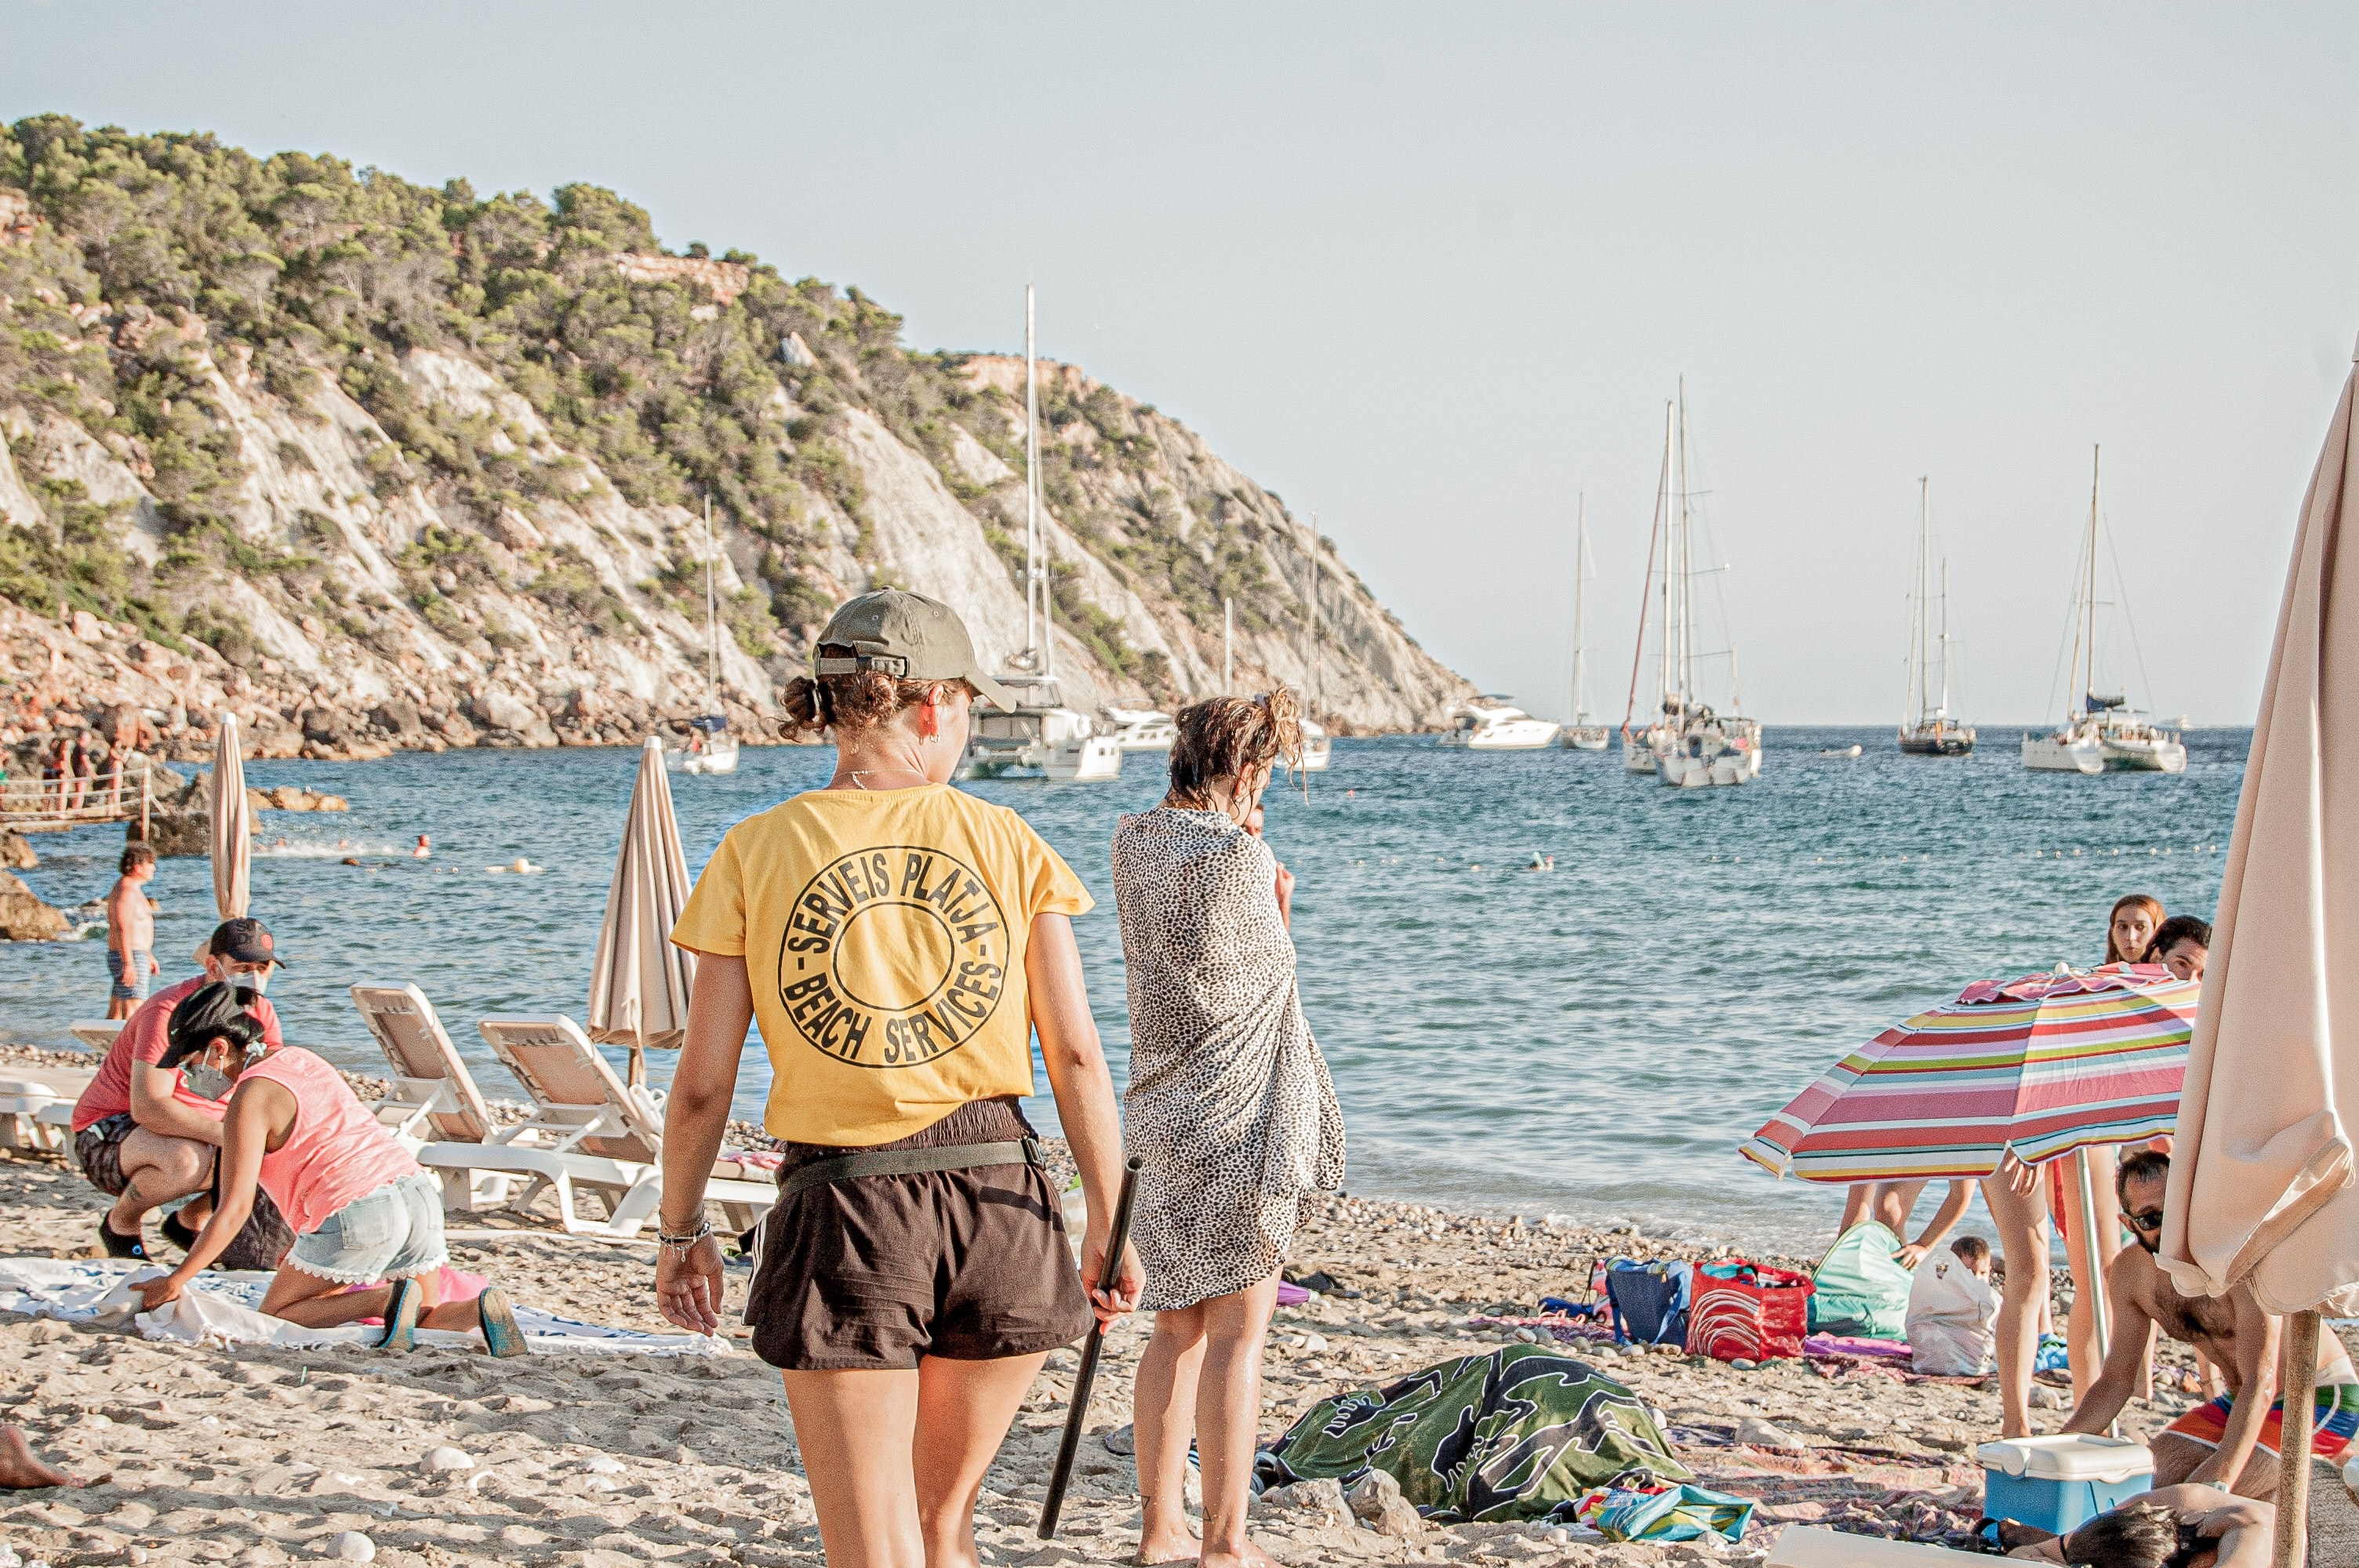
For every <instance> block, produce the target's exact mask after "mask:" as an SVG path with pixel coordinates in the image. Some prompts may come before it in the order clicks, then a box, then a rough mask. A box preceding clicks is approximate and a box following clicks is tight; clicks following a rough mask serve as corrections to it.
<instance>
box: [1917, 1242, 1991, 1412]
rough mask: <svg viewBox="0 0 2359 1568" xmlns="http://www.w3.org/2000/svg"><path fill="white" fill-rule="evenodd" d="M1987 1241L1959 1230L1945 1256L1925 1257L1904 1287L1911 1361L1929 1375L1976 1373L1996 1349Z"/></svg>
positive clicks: (1984, 1367) (1983, 1368) (1988, 1363)
mask: <svg viewBox="0 0 2359 1568" xmlns="http://www.w3.org/2000/svg"><path fill="white" fill-rule="evenodd" d="M1990 1279H1991V1250H1990V1243H1989V1242H1987V1241H1984V1239H1983V1238H1981V1237H1979V1236H1961V1237H1959V1238H1957V1239H1956V1240H1955V1241H1952V1242H1951V1243H1950V1250H1949V1253H1948V1255H1947V1256H1943V1255H1941V1254H1940V1253H1936V1254H1934V1255H1933V1256H1932V1257H1930V1258H1929V1259H1927V1260H1925V1261H1924V1262H1923V1263H1922V1264H1920V1265H1919V1267H1918V1270H1917V1281H1916V1283H1914V1284H1913V1285H1911V1286H1910V1287H1909V1288H1908V1348H1909V1349H1910V1350H1911V1351H1913V1352H1914V1353H1915V1354H1914V1355H1913V1356H1912V1357H1911V1365H1913V1366H1914V1367H1915V1368H1916V1369H1917V1370H1918V1371H1919V1372H1922V1373H1924V1374H1926V1375H1927V1376H1928V1377H1934V1378H1979V1377H1981V1376H1983V1375H1984V1373H1986V1372H1988V1371H1989V1370H1990V1369H1991V1362H1992V1357H1994V1356H1995V1355H1996V1354H1997V1350H1998V1335H1997V1333H1996V1329H1995V1325H1996V1324H1997V1322H1998V1296H1997V1294H1996V1293H1995V1292H1993V1291H1992V1289H1991V1283H1990Z"/></svg>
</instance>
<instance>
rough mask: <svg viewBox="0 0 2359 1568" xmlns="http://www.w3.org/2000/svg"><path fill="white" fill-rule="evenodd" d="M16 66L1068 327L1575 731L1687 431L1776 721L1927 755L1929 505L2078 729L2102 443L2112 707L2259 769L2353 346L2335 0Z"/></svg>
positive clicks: (100, 57) (57, 106)
mask: <svg viewBox="0 0 2359 1568" xmlns="http://www.w3.org/2000/svg"><path fill="white" fill-rule="evenodd" d="M4 26H5V49H0V115H5V116H6V117H7V118H10V119H14V118H16V117H18V116H21V115H23V114H32V113H38V112H43V111H57V112H62V113H66V114H72V115H74V116H76V117H77V118H80V119H82V120H83V121H85V122H87V123H90V124H120V125H125V126H128V127H131V128H134V129H141V130H168V129H169V130H179V129H205V130H211V131H213V132H215V133H217V134H218V135H221V136H222V137H223V139H225V140H227V141H229V142H231V143H234V144H235V145H239V146H245V147H248V148H250V149H253V150H255V151H256V152H268V151H274V150H277V149H280V148H288V147H294V148H302V149H306V150H310V151H319V152H332V153H334V154H337V155H339V156H342V157H349V158H351V159H353V160H354V161H355V162H358V163H363V164H374V165H375V166H377V167H380V168H385V169H387V170H389V171H391V172H394V173H397V174H400V175H403V176H405V177H408V178H413V179H418V180H421V181H430V182H439V181H440V180H441V179H443V178H448V177H450V176H452V175H464V176H466V177H467V178H469V179H471V180H472V181H473V184H474V186H475V188H476V189H477V190H479V191H489V190H492V189H534V190H538V191H542V192H546V191H548V190H549V189H551V188H552V187H554V186H557V185H559V184H561V183H564V182H566V181H568V180H574V179H587V180H591V181H594V182H596V183H599V184H603V185H607V186H611V187H613V188H614V189H618V190H620V191H621V192H623V193H624V194H625V195H626V196H628V197H629V198H630V199H631V200H635V201H636V202H638V203H640V204H641V205H643V206H644V207H646V208H647V210H648V211H649V212H650V213H651V214H652V215H653V216H654V219H655V222H656V228H657V232H658V233H659V234H660V235H662V236H663V238H664V240H665V242H666V243H668V244H669V245H671V246H673V247H675V248H677V247H679V246H680V245H683V244H685V243H688V242H689V241H691V240H701V241H704V242H706V243H709V244H711V245H712V247H713V249H714V251H715V252H716V253H718V252H719V251H721V250H723V249H725V248H728V247H731V246H735V247H739V248H743V249H746V250H751V251H754V252H756V253H757V254H760V255H761V256H762V257H763V258H764V259H766V260H767V261H770V262H773V263H775V264H777V265H778V266H779V267H780V268H781V269H783V270H784V271H785V272H786V273H787V274H788V276H804V275H815V276H821V277H824V278H828V279H831V280H833V281H836V282H839V283H844V284H851V285H856V286H858V287H861V288H862V289H863V290H864V291H865V292H866V293H867V294H869V295H870V296H871V297H875V298H876V299H877V300H879V301H880V302H882V303H884V304H885V305H886V306H887V307H889V308H893V309H896V310H898V311H900V312H901V313H903V314H904V316H905V317H906V318H907V322H908V327H907V334H906V338H907V341H908V343H909V344H910V345H911V346H912V347H917V348H953V349H974V350H1000V351H1005V350H1008V349H1013V348H1018V347H1020V344H1021V323H1022V315H1021V305H1022V295H1023V287H1024V284H1025V283H1026V281H1027V279H1029V280H1031V281H1033V282H1035V283H1037V285H1038V289H1039V296H1040V307H1039V313H1040V345H1041V351H1042V352H1043V353H1044V354H1046V355H1049V356H1051V357H1055V358H1059V359H1062V360H1067V361H1070V362H1073V363H1076V364H1079V365H1081V366H1082V367H1084V368H1085V369H1086V370H1088V371H1089V372H1090V373H1092V374H1093V375H1095V376H1097V377H1099V378H1100V379H1102V380H1103V381H1105V382H1107V383H1109V384H1112V385H1114V386H1115V387H1117V388H1119V389H1120V390H1122V391H1124V392H1125V393H1128V394H1130V395H1133V396H1135V397H1137V398H1139V399H1141V400H1142V401H1145V402H1149V403H1153V404H1155V405H1156V406H1158V407H1160V408H1161V409H1163V410H1164V411H1165V412H1167V413H1169V414H1171V415H1173V416H1177V417H1179V418H1180V419H1183V420H1185V421H1186V422H1188V423H1189V424H1190V425H1192V426H1194V427H1197V428H1198V429H1200V430H1201V431H1202V432H1203V433H1204V435H1205V436H1206V437H1207V438H1209V439H1210V440H1211V441H1212V444H1213V446H1214V448H1215V449H1217V450H1219V451H1220V452H1221V453H1222V454H1223V455H1224V456H1225V457H1227V458H1228V459H1229V460H1231V461H1232V462H1233V463H1234V464H1235V465H1236V466H1237V467H1238V468H1239V469H1240V470H1243V471H1244V472H1245V473H1247V474H1249V475H1251V476H1252V477H1254V478H1255V479H1256V480H1257V481H1260V482H1262V483H1263V484H1265V485H1266V486H1267V487H1269V488H1270V489H1272V490H1275V491H1277V492H1278V493H1280V494H1281V495H1282V496H1283V497H1284V498H1285V499H1286V501H1287V503H1288V504H1289V505H1290V506H1291V507H1293V508H1294V509H1295V510H1296V511H1298V512H1299V513H1304V514H1310V513H1316V514H1317V515H1318V519H1319V524H1320V527H1321V530H1322V531H1324V532H1325V533H1327V534H1329V535H1332V536H1333V537H1334V538H1335V539H1336V540H1337V541H1338V542H1339V544H1340V545H1341V546H1342V547H1343V551H1344V553H1345V556H1346V558H1347V559H1349V560H1350V561H1351V562H1352V563H1353V566H1354V567H1355V568H1356V569H1357V570H1358V571H1359V572H1360V574H1361V575H1362V577H1363V578H1364V579H1365V580H1366V581H1367V583H1368V584H1369V586H1370V587H1371V588H1372V589H1374V590H1375V593H1376V594H1377V596H1378V597H1379V598H1380V599H1381V600H1384V601H1385V602H1386V604H1388V605H1389V606H1391V607H1392V608H1393V609H1394V610H1395V611H1397V613H1398V614H1399V615H1400V617H1401V619H1402V621H1403V622H1404V623H1405V624H1406V625H1407V626H1408V628H1409V630H1410V631H1411V633H1413V634H1415V635H1416V636H1417V637H1418V638H1419V640H1420V641H1421V642H1422V643H1424V644H1425V646H1426V647H1427V648H1428V649H1430V651H1431V652H1433V653H1434V654H1436V655H1438V656H1439V657H1440V658H1441V659H1442V660H1443V661H1444V662H1446V663H1448V664H1449V665H1451V666H1452V667H1454V668H1456V669H1458V670H1460V671H1461V672H1462V673H1464V674H1465V675H1466V676H1469V677H1470V678H1472V679H1473V680H1474V681H1475V682H1476V683H1477V684H1478V685H1480V686H1481V687H1484V689H1486V690H1493V691H1505V692H1508V693H1511V694H1514V695H1516V696H1517V697H1519V698H1521V699H1523V700H1524V701H1525V703H1526V705H1527V706H1528V707H1530V708H1533V709H1534V710H1535V711H1539V712H1543V713H1547V714H1549V715H1551V716H1560V715H1561V714H1562V713H1563V712H1564V710H1565V709H1566V708H1568V707H1569V706H1570V703H1569V698H1568V695H1567V685H1568V672H1569V667H1570V663H1571V658H1570V650H1571V642H1572V636H1571V560H1572V531H1573V525H1574V519H1575V516H1576V514H1577V513H1579V512H1582V511H1583V510H1585V514H1586V516H1587V518H1588V524H1589V528H1590V533H1591V536H1592V541H1593V546H1592V547H1593V554H1594V557H1595V574H1596V575H1595V578H1594V579H1593V582H1592V585H1591V591H1590V596H1589V603H1590V618H1589V619H1590V625H1589V631H1588V638H1587V641H1588V643H1589V646H1590V649H1591V655H1590V669H1591V687H1592V707H1593V708H1595V709H1597V710H1599V711H1600V712H1603V713H1605V714H1607V715H1608V716H1609V717H1612V718H1616V719H1618V718H1619V717H1620V714H1621V712H1622V709H1623V706H1624V699H1625V690H1626V688H1627V687H1628V685H1629V682H1630V672H1631V665H1632V651H1633V639H1634V637H1635V635H1636V611H1637V607H1638V602H1639V599H1640V595H1641V576H1642V573H1643V570H1644V566H1645V560H1646V554H1647V531H1648V527H1649V524H1650V521H1651V517H1652V514H1653V508H1654V500H1655V491H1656V478H1657V472H1658V460H1659V456H1660V448H1661V441H1662V420H1663V407H1664V404H1665V401H1666V399H1668V398H1669V397H1671V396H1672V395H1673V394H1674V392H1675V390H1676V389H1677V387H1678V385H1679V384H1680V379H1681V378H1682V377H1684V378H1685V385H1686V390H1687V399H1688V406H1689V409H1690V426H1691V429H1692V432H1693V442H1692V450H1693V452H1694V454H1695V459H1696V468H1695V474H1696V477H1695V479H1694V480H1693V481H1691V483H1692V486H1693V488H1695V489H1697V490H1698V491H1700V492H1707V493H1705V494H1703V495H1702V496H1701V499H1700V503H1699V504H1700V507H1701V511H1702V512H1703V514H1704V515H1705V516H1706V517H1707V518H1708V520H1709V524H1710V529H1709V533H1710V537H1711V540H1712V543H1711V545H1710V546H1709V548H1708V549H1706V548H1700V550H1699V554H1700V556H1704V557H1707V558H1709V559H1711V560H1712V561H1715V562H1717V563H1718V564H1720V565H1723V566H1724V567H1725V568H1726V569H1725V570H1724V571H1722V572H1718V573H1716V574H1715V575H1713V576H1712V578H1711V579H1709V582H1708V583H1707V584H1706V585H1705V592H1704V594H1703V597H1704V599H1705V600H1706V602H1707V604H1709V603H1710V602H1711V600H1712V598H1713V597H1714V595H1715V594H1716V595H1717V596H1718V597H1719V598H1720V599H1721V600H1723V601H1724V603H1725V607H1726V613H1725V617H1724V620H1723V618H1722V617H1721V616H1720V615H1718V614H1717V613H1713V614H1711V615H1708V616H1707V622H1706V625H1705V627H1704V629H1703V630H1702V631H1701V632H1700V633H1699V646H1701V647H1703V648H1706V649H1712V650H1716V649H1720V648H1723V647H1728V646H1731V645H1733V646H1734V647H1735V648H1736V649H1737V650H1738V652H1739V654H1741V659H1742V665H1741V672H1742V676H1743V697H1744V701H1745V707H1746V708H1748V709H1749V710H1750V711H1751V712H1753V713H1755V714H1756V715H1758V716H1759V717H1761V718H1763V719H1767V721H1768V722H1770V723H1772V724H1778V723H1838V722H1859V723H1871V722H1876V723H1880V722H1889V721H1891V720H1892V719H1895V718H1897V716H1898V713H1899V709H1900V708H1901V706H1902V702H1903V681H1904V670H1903V648H1904V645H1905V643H1906V641H1907V636H1908V600H1907V592H1908V581H1909V579H1910V577H1911V572H1912V569H1913V550H1914V541H1915V537H1916V513H1917V496H1918V480H1919V477H1920V476H1924V477H1927V478H1929V479H1930V493H1931V497H1932V504H1933V512H1934V516H1935V519H1936V522H1937V524H1938V525H1939V527H1940V532H1941V536H1942V541H1943V548H1944V551H1945V553H1946V555H1947V557H1948V559H1949V562H1950V578H1951V598H1950V616H1951V630H1952V633H1953V634H1954V636H1955V638H1956V640H1957V641H1956V647H1957V650H1958V654H1959V664H1960V687H1961V691H1960V706H1961V707H1962V708H1964V709H1965V710H1966V713H1967V716H1968V717H1970V718H1976V719H1982V720H1984V721H1985V722H1988V723H1999V722H2005V723H2008V724H2017V723H2025V722H2033V721H2037V720H2039V719H2043V718H2051V717H2053V716H2054V715H2055V714H2056V713H2057V712H2058V711H2059V710H2060V707H2061V705H2062V703H2063V701H2064V700H2065V699H2064V697H2063V687H2062V685H2061V684H2060V677H2059V675H2058V669H2059V665H2060V647H2061V639H2062V637H2063V634H2064V629H2065V625H2066V616H2067V611H2068V608H2069V600H2070V598H2071V579H2072V566H2073V560H2074V552H2075V550H2076V549H2077V547H2078V538H2079V530H2080V529H2081V527H2082V524H2083V523H2084V522H2085V519H2086V516H2087V511H2088V505H2089V481H2090V463H2091V452H2092V449H2093V447H2096V446H2098V445H2100V444H2102V447H2103V450H2104V514H2105V519H2106V523H2107V528H2108V533H2109V538H2110V540H2111V545H2110V546H2109V549H2108V552H2107V559H2106V562H2105V567H2104V571H2103V572H2102V573H2101V575H2100V583H2101V587H2102V589H2103V594H2102V597H2103V598H2104V600H2105V601H2106V606H2107V608H2106V611H2105V616H2106V620H2107V623H2108V627H2109V630H2108V633H2107V637H2106V661H2105V664H2104V665H2102V666H2101V669H2100V679H2101V682H2103V683H2111V682H2119V683H2122V684H2125V685H2126V686H2127V687H2129V689H2130V692H2131V694H2132V696H2133V697H2135V698H2136V700H2138V701H2139V702H2140V703H2141V705H2143V706H2147V707H2149V708H2152V709H2154V710H2155V711H2157V712H2158V713H2161V714H2164V715H2177V714H2181V713H2184V714H2186V715H2188V716H2190V719H2192V720H2193V721H2194V722H2196V723H2199V724H2201V723H2217V724H2241V723H2249V722H2250V721H2251V718H2252V714H2253V711H2254V709H2255V707H2256V703H2257V700H2258V695H2259V688H2260V681H2261V677H2262V673H2263V665H2264V664H2265V662H2266V659H2267V652H2268V643H2269V637H2270V633H2271V629H2272V626H2273V624H2274V619H2275V616H2276V612H2277V599H2278V595H2279V592H2280V589H2281V587H2282V580H2283V576H2284V571H2285V565H2286V558H2287V552H2288V546H2289V544H2290V541H2291V537H2292V532H2293V527H2294V524H2295V521H2296V514H2297V513H2298V510H2299V503H2300V500H2301V496H2302V493H2303V491H2304V488H2305V486H2306V484H2307V482H2308V480H2309V476H2310V469H2311V467H2312V465H2313V463H2314V462H2315V460H2316V457H2317V452H2318V448H2319V443H2320V439H2321V435H2322V433H2323V430H2324V427H2325V424H2326V420H2327V417H2328V416H2329V414H2330V413H2331V412H2332V407H2333V403H2334V398H2335V395H2336V392H2337V390H2338V388H2339V386H2340V384H2341V382H2342V379H2343V376H2344V374H2345V373H2347V371H2348V369H2349V366H2350V363H2351V354H2352V349H2353V342H2354V335H2355V334H2359V200H2354V199H2353V197H2354V190H2353V183H2354V170H2359V93H2354V92H2352V91H2351V83H2352V82H2353V81H2359V7H2353V6H2350V5H2304V4H2289V5H2273V6H2268V7H2246V6H2232V5H2216V6H2192V5H2168V4H2158V5H2127V4H2084V5H2074V6H2069V7H2068V6H2055V5H1977V6H1973V7H1963V6H1948V5H1945V6H1934V5H1895V4H1878V5H1866V4H1847V3H1843V0H1824V3H1821V0H1813V3H1811V4H1809V5H1803V4H1799V3H1789V4H1784V5H1759V4H1755V5H1738V4H1730V5H1716V4H1709V3H1697V4H1689V5H1678V6H1636V5H1582V4H1557V5H1482V4H1464V5H1454V6H1448V7H1438V6H1430V5H1402V4H1394V3H1391V0H1363V3H1362V4H1359V5H1352V6H1343V5H1332V4H1331V5H1268V4H1266V3H1265V4H1259V5H1240V4H1230V3H1228V0H1200V3H1197V4H1193V5H1187V6H1177V5H1164V6H1146V5H1128V6H1123V5H1115V6H1107V5H999V6H976V5H930V6H929V5H905V4H892V3H889V0H886V3H877V0H872V3H871V4H867V5H857V6H851V5H827V6H814V5H777V4H773V5H733V4H716V5H701V6H696V7H667V6H656V5H645V4H634V5H619V4H612V3H610V0H571V3H570V4H564V5H526V4H500V3H498V0H473V3H471V4H467V5H435V4H412V5H401V6H363V5H350V4H326V5H306V6H295V5H264V4H253V3H246V4H228V5H224V4H215V3H208V0H183V3H180V4H175V5H146V4H118V5H109V6H103V7H91V6H85V5H66V4H62V3H54V0H52V3H49V4H41V3H38V0H33V3H28V0H17V3H16V4H15V5H11V6H10V7H9V11H8V14H7V18H6V21H5V25H4ZM2115 558H2117V559H2118V563H2119V569H2118V572H2116V571H2115V570H2114V559H2115ZM2125 606H2126V616H2125V611H2124V607H2125ZM2125 620H2126V624H2127V626H2128V627H2130V628H2134V629H2135V642H2133V640H2132V638H2131V637H2130V635H2129V634H2128V633H2127V632H2126V631H2125V629H2124V627H2123V622H2124V621H2125ZM1707 674H1708V675H1709V676H1710V677H1711V678H1710V680H1709V681H1708V682H1707V687H1708V690H1707V693H1706V695H1707V696H1708V697H1712V698H1714V699H1715V700H1717V699H1719V698H1720V697H1721V696H1722V694H1721V693H1720V692H1718V691H1715V690H1711V689H1709V688H1710V687H1713V686H1717V685H1721V684H1723V683H1724V679H1725V668H1724V665H1718V666H1713V667H1712V668H1711V669H1709V670H1708V671H1707Z"/></svg>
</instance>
